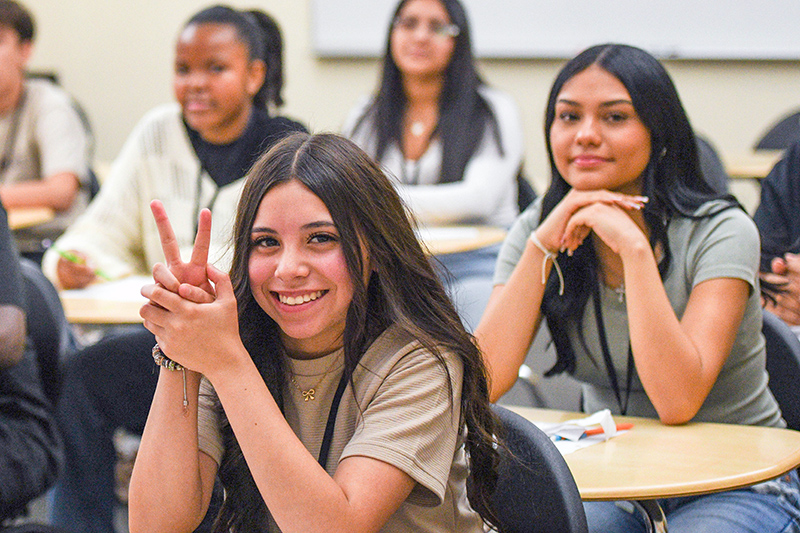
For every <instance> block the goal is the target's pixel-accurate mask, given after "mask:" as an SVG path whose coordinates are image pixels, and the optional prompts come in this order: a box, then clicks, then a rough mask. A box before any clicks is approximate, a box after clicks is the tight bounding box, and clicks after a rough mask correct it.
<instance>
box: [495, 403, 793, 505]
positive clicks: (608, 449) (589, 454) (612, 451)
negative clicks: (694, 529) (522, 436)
mask: <svg viewBox="0 0 800 533" xmlns="http://www.w3.org/2000/svg"><path fill="white" fill-rule="evenodd" d="M506 407H508V408H509V409H511V410H512V411H514V412H516V413H518V414H520V415H522V416H524V417H525V418H527V419H528V420H531V421H532V422H561V421H565V420H570V419H574V418H583V417H585V416H586V414H585V413H583V414H582V413H570V412H565V411H556V410H551V409H532V408H525V407H509V406H506ZM614 421H615V422H617V423H620V422H632V423H633V429H631V430H630V431H628V432H626V433H623V434H621V435H618V436H616V437H614V438H612V439H611V440H609V441H607V442H603V443H601V444H595V445H592V446H589V447H587V448H583V449H580V450H577V451H575V452H573V453H570V454H568V455H565V456H564V459H565V460H566V461H567V464H568V465H569V468H570V470H571V471H572V475H573V476H574V478H575V482H576V484H577V485H578V490H579V491H580V493H581V498H582V499H584V500H594V501H602V500H648V499H655V498H664V497H674V496H689V495H696V494H707V493H712V492H720V491H724V490H730V489H735V488H740V487H745V486H749V485H753V484H755V483H759V482H761V481H766V480H768V479H772V478H775V477H778V476H780V475H781V474H784V473H786V472H788V471H790V470H792V469H793V468H795V467H797V466H798V464H800V431H792V430H790V429H778V428H769V427H761V426H741V425H732V424H712V423H701V422H692V423H689V424H684V425H680V426H667V425H664V424H661V423H660V422H659V421H658V420H654V419H649V418H639V417H629V416H614Z"/></svg>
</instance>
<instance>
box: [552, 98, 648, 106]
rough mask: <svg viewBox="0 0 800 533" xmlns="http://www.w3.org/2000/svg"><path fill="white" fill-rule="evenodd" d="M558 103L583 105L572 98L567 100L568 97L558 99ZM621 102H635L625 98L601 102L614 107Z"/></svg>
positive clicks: (630, 103)
mask: <svg viewBox="0 0 800 533" xmlns="http://www.w3.org/2000/svg"><path fill="white" fill-rule="evenodd" d="M556 103H557V104H566V105H571V106H575V107H581V104H580V103H578V102H574V101H572V100H567V99H566V98H559V99H558V100H556ZM620 104H627V105H630V106H632V105H633V102H631V101H630V100H625V99H619V100H611V101H608V102H603V103H602V104H600V107H612V106H615V105H620Z"/></svg>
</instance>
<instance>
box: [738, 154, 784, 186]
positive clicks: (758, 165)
mask: <svg viewBox="0 0 800 533" xmlns="http://www.w3.org/2000/svg"><path fill="white" fill-rule="evenodd" d="M782 155H783V150H759V151H757V152H751V153H749V154H744V155H739V156H732V157H730V158H725V171H726V172H727V173H728V176H730V177H731V179H756V180H759V179H761V178H765V177H766V176H767V174H769V171H770V170H772V167H773V166H775V163H777V162H778V160H779V159H780V158H781V156H782Z"/></svg>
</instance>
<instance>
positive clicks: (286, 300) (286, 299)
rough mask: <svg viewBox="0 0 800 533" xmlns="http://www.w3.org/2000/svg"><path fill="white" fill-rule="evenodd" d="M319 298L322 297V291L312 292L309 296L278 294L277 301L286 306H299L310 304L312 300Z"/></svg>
mask: <svg viewBox="0 0 800 533" xmlns="http://www.w3.org/2000/svg"><path fill="white" fill-rule="evenodd" d="M320 296H322V291H317V292H312V293H309V294H304V295H302V296H284V295H282V294H279V295H278V300H280V302H281V303H282V304H286V305H300V304H304V303H307V302H310V301H312V300H316V299H317V298H319V297H320Z"/></svg>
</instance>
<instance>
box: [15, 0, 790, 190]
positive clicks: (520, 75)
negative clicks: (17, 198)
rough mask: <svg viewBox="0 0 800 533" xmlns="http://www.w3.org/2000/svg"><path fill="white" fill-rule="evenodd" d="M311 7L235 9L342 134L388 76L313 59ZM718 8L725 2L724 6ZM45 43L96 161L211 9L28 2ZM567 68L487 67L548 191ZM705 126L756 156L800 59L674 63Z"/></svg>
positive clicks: (293, 109)
mask: <svg viewBox="0 0 800 533" xmlns="http://www.w3.org/2000/svg"><path fill="white" fill-rule="evenodd" d="M310 1H311V0H260V1H256V2H242V1H240V0H236V1H233V2H231V4H232V5H234V6H237V7H259V8H261V9H264V10H265V11H267V12H269V13H271V14H272V15H273V16H274V17H275V18H276V19H277V20H278V21H279V23H280V24H281V26H282V28H283V32H284V40H285V45H286V78H287V81H286V88H285V91H284V96H285V100H286V102H287V104H286V106H285V108H284V113H285V114H287V115H290V116H292V117H295V118H297V119H299V120H301V121H303V122H305V123H306V124H307V125H308V126H309V127H310V128H311V129H313V130H315V131H321V130H336V129H337V128H338V127H339V125H340V123H341V121H342V120H343V119H344V116H345V114H346V113H347V111H348V109H349V108H350V107H351V106H352V105H353V104H354V103H355V101H356V100H357V99H358V98H359V96H360V95H362V94H365V93H367V92H370V91H371V90H372V89H373V88H374V85H375V83H376V81H377V78H378V66H379V65H378V62H377V61H376V60H372V59H318V58H316V57H315V55H314V54H313V51H312V42H311V30H310V28H311V21H310V19H311V14H310V7H309V6H310ZM716 1H719V0H716ZM26 4H27V5H28V6H29V7H30V8H31V10H32V11H34V13H35V15H36V17H37V21H38V29H39V36H38V39H37V48H36V51H35V53H34V57H33V62H32V67H33V68H36V69H53V70H56V71H58V73H59V74H60V76H61V79H62V83H63V85H65V86H66V87H67V89H68V90H69V91H71V92H72V93H73V94H74V95H75V96H76V97H77V98H78V99H79V100H80V101H81V102H82V103H83V105H84V107H86V109H87V111H88V113H89V115H90V118H91V120H92V122H93V124H94V128H95V131H96V135H97V138H98V152H97V156H98V158H99V159H101V160H105V161H107V160H110V159H113V158H114V157H115V155H116V154H117V152H118V151H119V149H120V147H121V145H122V143H123V142H124V140H125V138H126V137H127V135H128V133H129V132H130V130H131V128H132V127H133V125H134V124H135V123H136V121H137V120H138V119H139V118H140V117H141V115H142V114H143V113H144V112H145V111H147V110H148V109H150V108H151V107H153V106H155V105H157V104H159V103H161V102H165V101H169V100H171V98H172V96H171V86H170V83H171V81H170V79H171V62H172V52H173V45H174V38H175V35H176V34H177V31H178V29H179V28H180V26H181V24H182V23H183V22H184V21H185V20H186V19H187V18H188V17H189V16H190V15H191V14H193V13H194V12H196V11H197V10H199V9H200V8H202V7H205V6H206V5H208V3H206V2H201V1H198V0H110V1H109V0H68V1H65V0H27V2H26ZM562 63H563V62H562V61H561V60H535V59H525V60H512V59H506V60H497V59H493V60H482V61H481V71H482V73H483V75H484V77H485V78H486V80H487V81H488V82H489V83H491V84H492V85H495V86H497V87H500V88H502V89H504V90H506V91H508V92H509V93H510V94H511V95H512V96H513V97H514V98H515V99H516V101H517V103H518V104H519V106H520V108H521V109H522V112H523V116H524V117H523V118H524V124H525V133H526V139H525V141H526V146H527V150H526V166H527V168H528V171H529V174H530V176H531V178H532V181H533V182H534V186H535V187H536V188H537V190H539V191H542V190H544V188H545V187H546V185H547V181H548V169H547V164H546V157H545V153H544V142H543V136H542V133H541V127H542V126H541V124H542V116H543V109H544V103H545V100H546V97H547V91H548V90H549V86H550V84H551V82H552V80H553V78H554V76H555V74H556V72H557V70H558V68H559V67H560V66H561V64H562ZM666 65H667V68H668V70H669V71H670V73H671V74H672V76H673V78H674V80H675V82H676V84H677V86H678V90H679V91H680V93H681V96H682V98H683V102H684V105H685V107H686V109H687V111H688V113H689V116H690V118H691V119H692V122H693V124H694V126H695V128H696V129H697V130H698V131H700V132H702V133H704V134H706V135H707V136H708V137H710V138H711V140H712V141H713V142H714V143H715V144H716V145H717V147H718V149H719V150H720V152H721V153H722V156H723V157H736V156H738V155H739V154H743V153H746V152H748V151H749V150H750V147H751V146H752V144H753V143H754V141H755V140H756V139H757V137H758V136H759V135H760V134H761V133H762V132H763V131H764V130H765V129H766V128H767V127H768V126H769V124H770V123H772V122H773V121H774V120H775V119H776V118H777V117H779V116H781V115H783V114H784V113H785V112H787V111H788V110H791V109H795V108H800V61H690V60H682V61H670V62H667V63H666Z"/></svg>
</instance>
